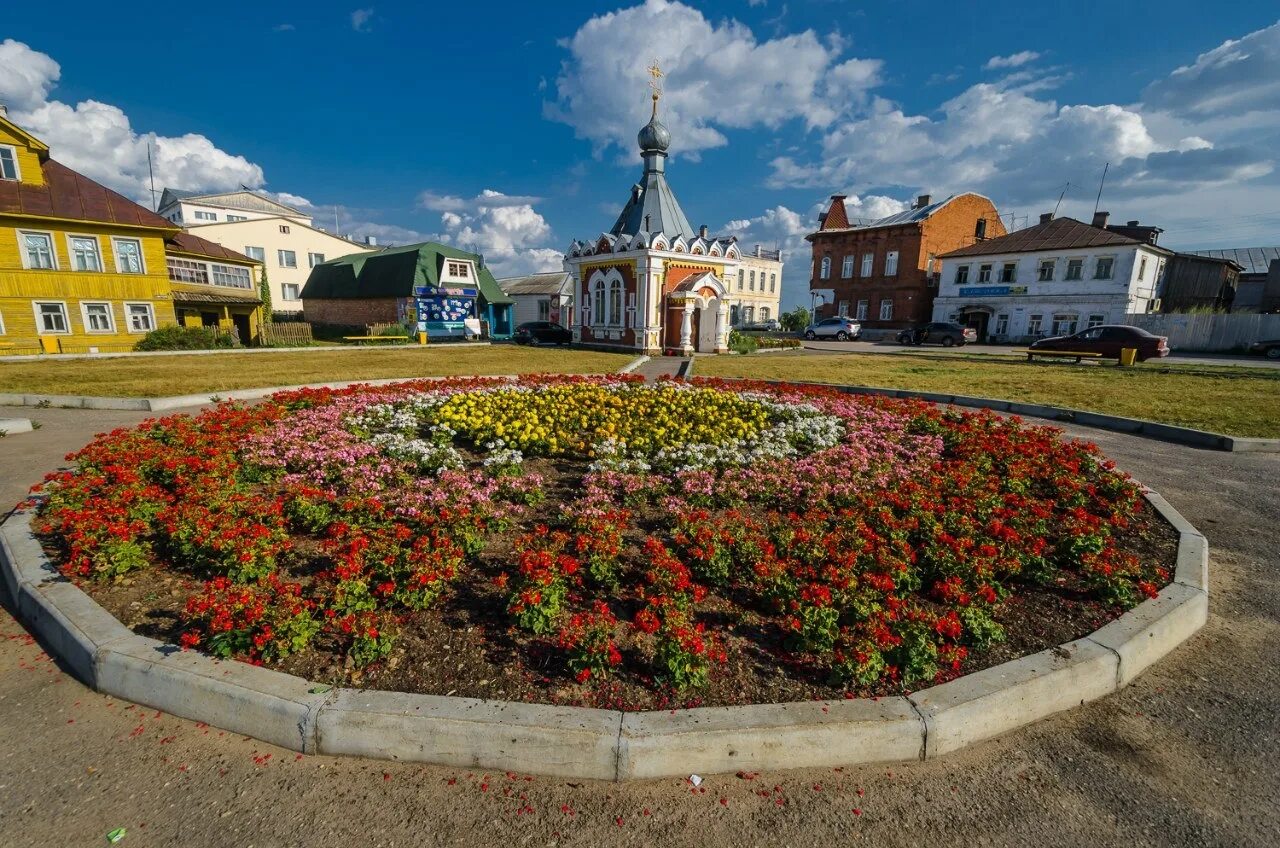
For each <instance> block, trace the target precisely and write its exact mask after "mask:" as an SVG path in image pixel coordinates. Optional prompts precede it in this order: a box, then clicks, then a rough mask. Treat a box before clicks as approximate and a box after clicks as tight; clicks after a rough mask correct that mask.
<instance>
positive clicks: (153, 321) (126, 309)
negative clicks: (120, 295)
mask: <svg viewBox="0 0 1280 848" xmlns="http://www.w3.org/2000/svg"><path fill="white" fill-rule="evenodd" d="M130 306H145V307H146V308H147V312H149V313H150V314H151V330H155V329H157V328H158V327H159V325H158V324H157V323H156V307H155V304H153V303H150V302H148V301H145V300H126V301H125V302H124V323H125V330H126V331H127V332H128V333H129V334H130V335H133V336H142V335H146V334H147V333H149V332H151V330H135V329H134V328H133V321H132V318H131V316H130V315H129V307H130Z"/></svg>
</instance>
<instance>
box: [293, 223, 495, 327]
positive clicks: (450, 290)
mask: <svg viewBox="0 0 1280 848" xmlns="http://www.w3.org/2000/svg"><path fill="white" fill-rule="evenodd" d="M302 300H303V315H304V316H305V318H306V320H307V321H309V322H310V323H312V324H320V325H328V326H330V327H342V328H350V329H353V330H356V329H359V328H361V327H364V326H367V325H370V324H402V325H404V326H405V327H406V328H410V329H412V330H414V331H416V332H424V333H427V334H428V335H429V336H430V337H432V338H442V337H444V338H448V337H463V336H471V335H476V334H479V333H480V331H481V329H482V327H481V322H484V323H485V324H487V325H488V331H489V335H490V337H492V338H498V339H503V338H509V337H510V336H511V334H512V331H513V330H514V326H513V324H512V320H511V319H512V306H513V303H512V300H511V298H509V297H507V295H505V294H503V292H502V289H501V288H499V287H498V283H497V281H496V280H494V278H493V274H492V273H490V271H489V269H488V268H486V267H485V264H484V260H483V258H482V257H481V256H480V255H479V254H476V253H468V252H467V251H465V250H458V249H456V248H452V247H449V246H447V245H443V244H437V243H435V242H422V243H420V244H407V245H399V246H396V247H388V248H384V249H382V250H379V251H377V252H375V253H357V254H352V255H349V256H346V257H343V258H341V259H330V260H327V261H325V262H321V263H320V264H318V265H316V267H315V268H313V269H311V276H310V277H309V278H308V280H307V284H306V286H305V287H304V289H303V291H302Z"/></svg>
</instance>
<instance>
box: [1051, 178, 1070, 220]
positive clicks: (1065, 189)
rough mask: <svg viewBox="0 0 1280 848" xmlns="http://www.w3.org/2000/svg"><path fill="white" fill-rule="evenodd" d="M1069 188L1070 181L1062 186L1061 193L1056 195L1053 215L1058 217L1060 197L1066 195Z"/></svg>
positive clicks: (1060, 203)
mask: <svg viewBox="0 0 1280 848" xmlns="http://www.w3.org/2000/svg"><path fill="white" fill-rule="evenodd" d="M1069 188H1071V183H1070V182H1068V183H1067V184H1066V185H1064V186H1063V187H1062V194H1060V195H1058V202H1057V204H1055V205H1054V207H1053V217H1055V218H1056V217H1058V209H1059V207H1061V206H1062V198H1064V197H1066V196H1067V189H1069Z"/></svg>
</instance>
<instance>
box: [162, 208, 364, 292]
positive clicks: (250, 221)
mask: <svg viewBox="0 0 1280 848" xmlns="http://www.w3.org/2000/svg"><path fill="white" fill-rule="evenodd" d="M160 215H161V216H162V217H165V218H167V219H168V220H169V221H170V222H172V223H174V224H178V225H180V226H183V227H186V228H187V230H188V231H190V232H193V233H195V234H197V235H199V236H200V237H201V238H203V239H205V240H206V241H211V242H213V243H215V244H220V245H222V246H223V247H226V248H229V249H230V250H233V251H235V252H236V253H239V254H242V255H244V256H248V257H249V258H250V259H255V260H257V261H258V262H260V263H261V268H262V271H263V273H265V274H266V275H267V281H268V283H269V284H270V290H271V305H272V308H273V310H275V311H276V312H284V313H297V312H301V311H302V286H303V285H304V284H305V283H306V282H307V277H308V276H309V275H310V273H311V269H312V268H314V267H315V266H316V265H319V264H320V263H321V262H327V261H328V260H330V259H337V258H339V257H342V256H347V255H350V254H353V253H368V252H371V251H374V250H377V249H378V247H377V242H376V240H375V239H372V238H370V239H368V240H366V242H365V243H359V242H355V241H352V240H351V239H346V238H342V237H341V236H338V235H335V234H334V233H330V232H327V231H325V230H323V229H321V228H319V227H316V226H315V225H314V222H313V220H312V217H311V216H310V215H308V214H306V213H305V212H301V211H299V210H297V209H295V208H293V207H292V206H288V205H286V204H283V203H279V202H277V201H275V200H272V199H271V198H269V197H264V196H263V195H261V194H258V193H257V192H253V191H247V190H245V191H232V192H224V193H221V194H197V193H195V192H188V191H178V190H176V189H169V188H167V189H165V190H164V194H162V195H161V197H160Z"/></svg>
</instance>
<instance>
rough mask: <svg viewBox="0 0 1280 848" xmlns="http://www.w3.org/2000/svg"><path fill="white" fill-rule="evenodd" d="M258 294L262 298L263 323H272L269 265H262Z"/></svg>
mask: <svg viewBox="0 0 1280 848" xmlns="http://www.w3.org/2000/svg"><path fill="white" fill-rule="evenodd" d="M258 296H259V297H261V298H262V323H264V324H270V323H271V310H272V308H273V307H272V304H271V283H269V282H268V281H267V266H266V263H265V262H264V263H263V265H262V274H261V275H260V276H259V278H258Z"/></svg>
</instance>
